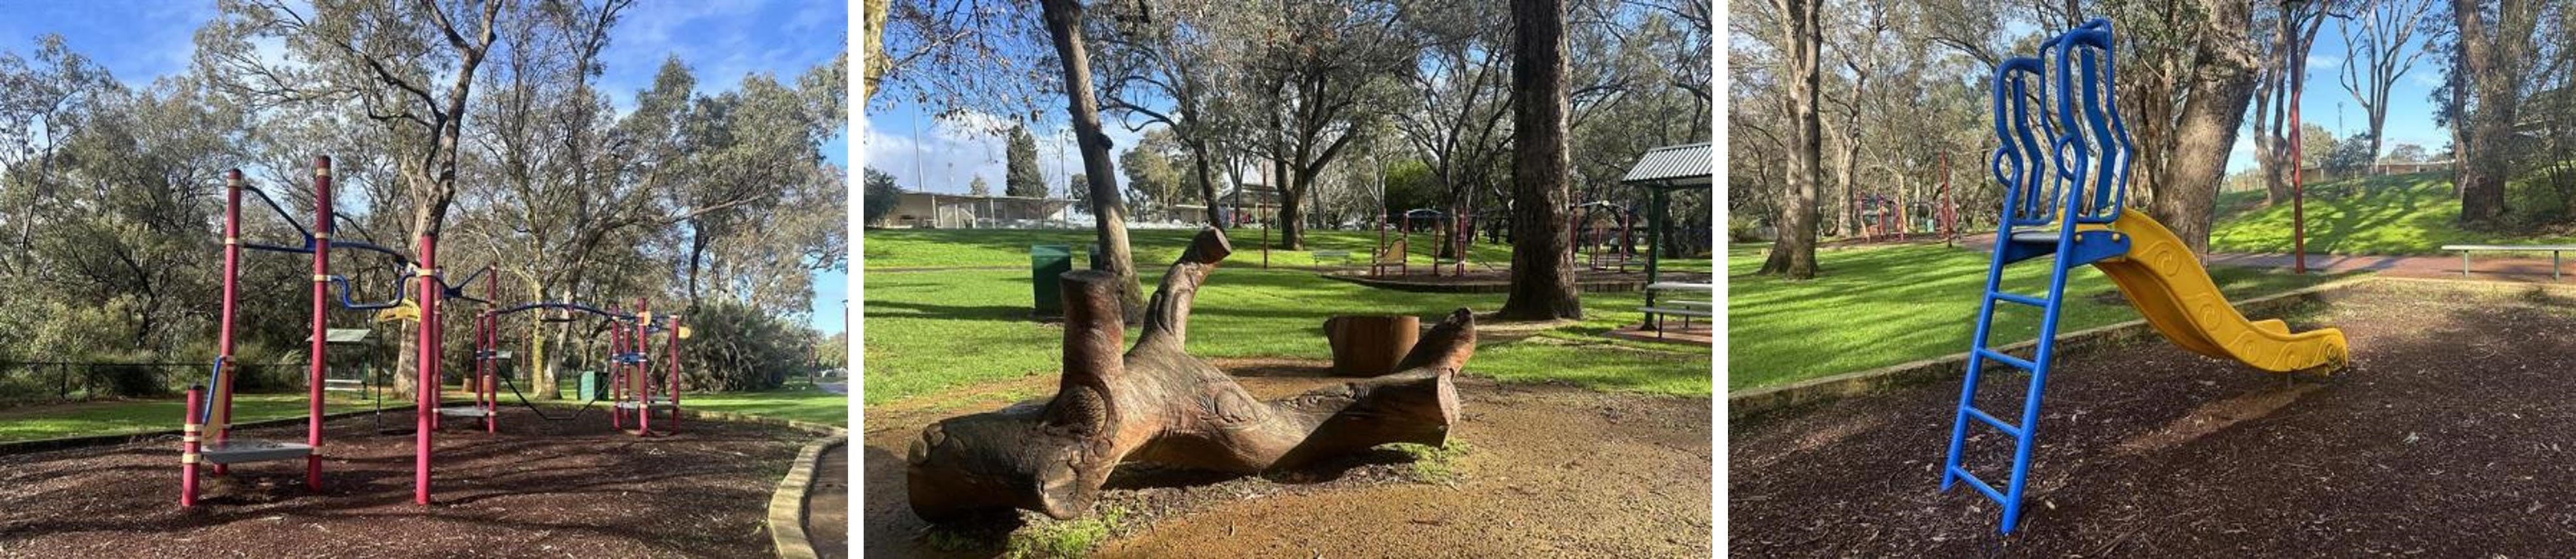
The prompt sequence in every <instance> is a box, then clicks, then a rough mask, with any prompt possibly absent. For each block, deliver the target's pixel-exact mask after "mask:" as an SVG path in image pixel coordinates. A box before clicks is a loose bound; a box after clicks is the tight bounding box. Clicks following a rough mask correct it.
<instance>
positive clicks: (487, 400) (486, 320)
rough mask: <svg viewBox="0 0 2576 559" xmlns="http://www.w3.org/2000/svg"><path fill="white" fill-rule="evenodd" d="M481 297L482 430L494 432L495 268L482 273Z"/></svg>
mask: <svg viewBox="0 0 2576 559" xmlns="http://www.w3.org/2000/svg"><path fill="white" fill-rule="evenodd" d="M483 300H484V301H487V302H486V303H484V304H483V352H482V353H481V354H480V355H482V356H483V360H484V365H483V393H484V403H483V431H484V432H486V433H497V432H500V425H501V392H500V390H499V389H500V387H499V386H494V385H493V384H492V376H493V375H495V374H498V373H499V371H495V370H493V367H492V365H491V361H492V360H493V359H495V358H498V357H500V349H501V317H500V316H497V315H493V314H492V306H493V305H497V304H500V301H501V273H500V272H499V271H497V270H494V271H491V272H490V274H489V275H485V276H483Z"/></svg>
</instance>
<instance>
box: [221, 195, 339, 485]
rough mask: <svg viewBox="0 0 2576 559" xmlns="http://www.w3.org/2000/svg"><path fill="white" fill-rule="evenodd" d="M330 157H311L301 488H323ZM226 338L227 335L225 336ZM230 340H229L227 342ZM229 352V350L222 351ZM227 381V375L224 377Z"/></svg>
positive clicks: (329, 247)
mask: <svg viewBox="0 0 2576 559" xmlns="http://www.w3.org/2000/svg"><path fill="white" fill-rule="evenodd" d="M334 221H335V220H333V219H332V215H331V156H327V155H325V156H319V157H315V158H313V342H312V345H311V347H310V352H309V353H306V354H305V355H306V360H307V361H309V362H310V363H309V364H308V365H307V366H306V368H305V371H304V390H305V396H304V397H305V410H306V411H307V412H308V413H310V414H311V415H308V416H306V417H305V420H304V444H305V445H306V446H310V447H313V451H312V452H310V453H307V454H305V455H304V488H305V489H314V490H318V489H321V488H322V376H323V371H322V367H323V357H324V355H323V352H324V351H325V350H326V349H327V348H329V347H330V344H329V340H327V339H326V338H329V337H330V332H331V321H330V314H329V313H330V311H331V231H332V230H334V229H338V228H337V227H333V226H332V225H333V222H334ZM227 337H228V338H229V337H230V336H227ZM227 343H229V342H227ZM224 353H225V354H226V355H230V354H231V353H232V350H230V349H226V350H224ZM226 380H227V382H229V381H230V379H229V378H227V379H226Z"/></svg>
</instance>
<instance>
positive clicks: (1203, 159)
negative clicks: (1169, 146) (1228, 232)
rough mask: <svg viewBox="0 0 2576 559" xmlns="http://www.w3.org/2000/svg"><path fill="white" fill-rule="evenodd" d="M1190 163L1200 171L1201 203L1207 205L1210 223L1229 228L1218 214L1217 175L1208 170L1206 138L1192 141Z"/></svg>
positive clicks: (1221, 227)
mask: <svg viewBox="0 0 2576 559" xmlns="http://www.w3.org/2000/svg"><path fill="white" fill-rule="evenodd" d="M1190 163H1191V166H1193V167H1196V168H1197V171H1198V175H1199V203H1201V204H1206V205H1207V222H1208V225H1211V226H1215V227H1217V228H1220V229H1225V228H1228V227H1226V225H1225V224H1224V223H1222V221H1223V220H1222V219H1219V218H1218V216H1217V211H1216V210H1217V207H1216V177H1215V176H1214V175H1212V174H1210V173H1209V172H1208V149H1207V141H1206V140H1197V141H1193V142H1190Z"/></svg>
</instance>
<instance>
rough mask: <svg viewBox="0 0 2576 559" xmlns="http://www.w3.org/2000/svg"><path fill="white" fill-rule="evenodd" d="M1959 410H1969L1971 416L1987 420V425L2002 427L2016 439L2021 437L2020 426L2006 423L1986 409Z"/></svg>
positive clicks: (1966, 410) (1979, 419) (1964, 409)
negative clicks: (1989, 413) (1988, 413)
mask: <svg viewBox="0 0 2576 559" xmlns="http://www.w3.org/2000/svg"><path fill="white" fill-rule="evenodd" d="M1959 411H1964V412H1968V416H1969V417H1974V418H1977V420H1978V421H1983V422H1986V424H1987V425H1993V426H1995V428H1996V429H2002V430H2003V431H2004V432H2005V433H2011V434H2012V436H2013V437H2014V438H2016V439H2018V438H2020V437H2021V428H2020V427H2014V426H2013V425H2012V424H2011V423H2005V422H2004V420H2002V419H1996V418H1995V416H1992V415H1986V410H1981V409H1977V408H1959Z"/></svg>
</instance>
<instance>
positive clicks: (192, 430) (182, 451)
mask: <svg viewBox="0 0 2576 559" xmlns="http://www.w3.org/2000/svg"><path fill="white" fill-rule="evenodd" d="M233 177H234V178H235V179H236V180H238V179H239V178H240V177H241V172H240V171H234V172H233ZM201 388H202V387H196V386H191V387H188V418H187V419H185V420H182V422H181V423H180V424H179V506H180V507H181V508H186V507H193V506H197V445H198V443H197V429H198V428H199V427H200V426H199V425H198V424H197V414H198V413H201V412H203V411H205V408H204V407H203V406H204V405H205V403H204V402H200V401H197V397H198V396H200V395H202V394H203V392H204V391H203V390H201Z"/></svg>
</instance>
